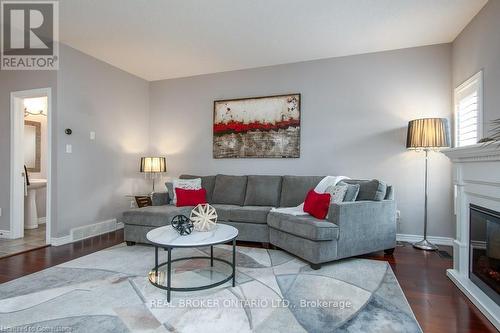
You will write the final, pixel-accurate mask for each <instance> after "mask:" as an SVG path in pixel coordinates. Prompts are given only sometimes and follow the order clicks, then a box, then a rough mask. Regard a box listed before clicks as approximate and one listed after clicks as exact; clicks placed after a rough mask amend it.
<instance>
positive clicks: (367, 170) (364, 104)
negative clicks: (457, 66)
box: [150, 44, 453, 237]
mask: <svg viewBox="0 0 500 333" xmlns="http://www.w3.org/2000/svg"><path fill="white" fill-rule="evenodd" d="M450 78H451V45H450V44H446V45H437V46H429V47H419V48H411V49H404V50H397V51H389V52H381V53H373V54H366V55H359V56H350V57H344V58H334V59H326V60H318V61H310V62H303V63H297V64H289V65H280V66H272V67H266V68H259V69H251V70H242V71H233V72H226V73H218V74H210V75H202V76H197V77H190V78H181V79H172V80H164V81H156V82H152V83H151V84H150V121H151V125H150V128H151V129H150V131H151V135H150V138H151V147H152V150H153V151H156V152H157V153H161V154H165V155H166V156H167V164H168V174H169V176H177V175H179V174H180V173H195V174H215V173H227V174H298V175H314V174H315V175H326V174H332V175H347V176H350V177H352V178H380V179H383V180H385V181H387V182H388V183H391V184H393V185H394V186H395V189H396V195H397V202H398V206H399V209H400V210H401V228H400V232H401V233H408V234H421V233H422V229H423V227H422V223H423V191H424V189H423V172H424V159H423V154H422V153H415V152H409V151H407V150H406V149H405V136H406V126H407V123H408V121H409V120H411V119H414V118H420V117H447V118H450V116H451V113H450V110H451V80H450ZM293 92H299V93H301V94H302V127H301V131H302V134H301V136H302V138H301V140H302V141H301V158H300V159H283V160H280V159H267V160H264V159H235V160H214V159H213V158H212V116H213V110H212V108H213V101H214V100H216V99H223V98H235V97H245V96H262V95H273V94H282V93H293ZM430 183H431V188H430V193H429V200H430V207H429V210H430V211H429V213H430V217H429V219H430V220H429V222H430V228H429V229H430V230H429V233H430V234H431V235H434V236H447V237H449V236H452V235H453V226H452V211H453V210H452V194H451V166H450V163H449V161H448V159H447V158H446V157H445V156H444V155H442V154H432V156H431V165H430Z"/></svg>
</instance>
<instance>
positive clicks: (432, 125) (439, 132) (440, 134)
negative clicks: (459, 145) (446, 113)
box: [406, 118, 450, 251]
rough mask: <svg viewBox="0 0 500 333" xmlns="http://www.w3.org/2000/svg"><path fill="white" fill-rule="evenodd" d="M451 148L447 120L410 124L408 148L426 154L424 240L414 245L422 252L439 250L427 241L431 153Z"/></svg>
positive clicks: (428, 120)
mask: <svg viewBox="0 0 500 333" xmlns="http://www.w3.org/2000/svg"><path fill="white" fill-rule="evenodd" d="M449 146H450V128H449V125H448V120H447V119H445V118H424V119H415V120H412V121H410V122H409V123H408V133H407V137H406V148H408V149H413V150H416V151H421V150H423V151H424V152H425V186H424V187H425V201H424V207H425V208H424V209H425V211H424V239H423V240H421V241H419V242H417V243H415V244H413V246H414V247H416V248H418V249H421V250H430V251H433V250H437V246H436V245H434V244H432V243H431V242H429V241H428V240H427V187H428V184H427V176H428V170H427V164H428V161H429V151H431V150H434V151H438V150H439V149H440V148H445V147H449Z"/></svg>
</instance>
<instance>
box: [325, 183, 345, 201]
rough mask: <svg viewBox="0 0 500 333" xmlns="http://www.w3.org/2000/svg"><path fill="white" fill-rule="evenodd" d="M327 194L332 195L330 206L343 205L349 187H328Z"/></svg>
mask: <svg viewBox="0 0 500 333" xmlns="http://www.w3.org/2000/svg"><path fill="white" fill-rule="evenodd" d="M325 193H330V196H331V199H330V205H331V204H333V203H337V204H338V203H341V202H343V201H344V197H345V194H346V193H347V186H345V185H344V186H342V185H335V186H328V187H327V188H326V191H325Z"/></svg>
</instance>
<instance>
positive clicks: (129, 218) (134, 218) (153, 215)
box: [123, 205, 193, 227]
mask: <svg viewBox="0 0 500 333" xmlns="http://www.w3.org/2000/svg"><path fill="white" fill-rule="evenodd" d="M192 209H193V207H187V206H186V207H175V206H173V205H164V206H149V207H143V208H135V209H130V210H127V211H125V212H124V213H123V221H124V222H125V223H126V224H134V225H142V226H151V227H162V226H165V225H169V224H170V221H172V218H173V217H174V216H176V215H186V216H187V217H189V215H190V214H191V210H192Z"/></svg>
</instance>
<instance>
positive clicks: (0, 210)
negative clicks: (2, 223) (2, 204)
mask: <svg viewBox="0 0 500 333" xmlns="http://www.w3.org/2000/svg"><path fill="white" fill-rule="evenodd" d="M0 216H2V208H0Z"/></svg>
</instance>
